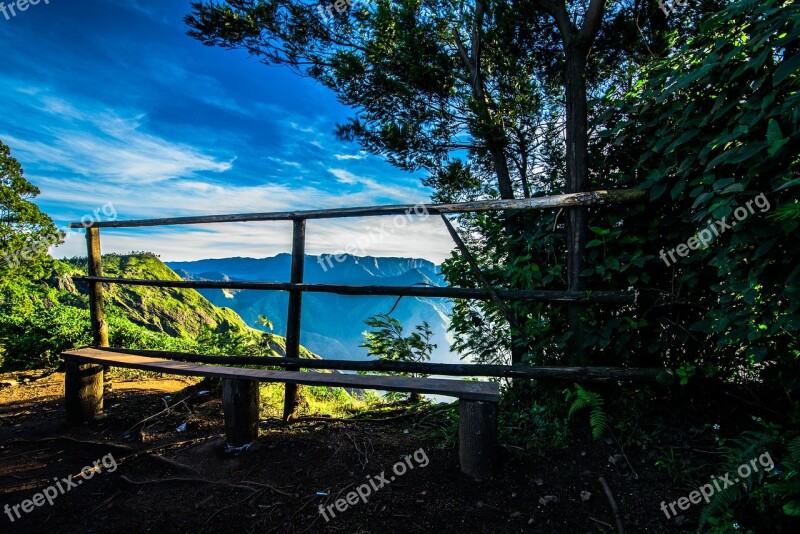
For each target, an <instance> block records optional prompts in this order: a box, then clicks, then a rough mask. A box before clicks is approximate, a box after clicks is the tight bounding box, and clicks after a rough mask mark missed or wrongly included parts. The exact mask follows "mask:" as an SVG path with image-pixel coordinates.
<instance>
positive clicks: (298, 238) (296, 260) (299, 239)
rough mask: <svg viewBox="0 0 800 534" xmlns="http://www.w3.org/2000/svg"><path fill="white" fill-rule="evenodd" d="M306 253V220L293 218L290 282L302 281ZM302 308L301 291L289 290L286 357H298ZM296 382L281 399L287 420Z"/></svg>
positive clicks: (292, 407) (295, 398)
mask: <svg viewBox="0 0 800 534" xmlns="http://www.w3.org/2000/svg"><path fill="white" fill-rule="evenodd" d="M305 254H306V221H305V219H295V221H294V228H293V235H292V273H291V279H290V282H291V283H293V284H302V283H303V270H304V269H303V267H304V262H305ZM302 310H303V292H302V291H297V290H292V291H290V292H289V311H288V318H287V322H286V354H285V356H286V357H287V358H299V357H300V316H301V314H302ZM286 370H287V371H298V370H299V368H298V367H287V368H286ZM298 399H299V396H298V386H297V384H286V388H285V397H284V400H283V420H284V421H285V422H288V421H289V419H290V418H291V417H292V415H294V411H295V409H296V408H297V402H298Z"/></svg>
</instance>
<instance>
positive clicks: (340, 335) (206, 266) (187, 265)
mask: <svg viewBox="0 0 800 534" xmlns="http://www.w3.org/2000/svg"><path fill="white" fill-rule="evenodd" d="M339 259H341V260H342V261H341V262H338V261H337V260H336V259H335V258H333V257H330V258H329V257H328V256H326V255H323V256H306V257H305V261H304V268H305V275H304V281H305V282H306V283H309V284H315V283H318V284H347V285H357V286H365V285H376V286H412V285H415V284H420V285H435V286H442V285H444V280H443V278H442V276H441V273H440V272H439V270H438V268H437V267H436V265H434V264H433V263H432V262H429V261H427V260H422V259H412V258H374V257H369V256H368V257H356V256H350V255H343V256H340V257H339ZM291 262H292V258H291V255H290V254H279V255H278V256H274V257H271V258H260V259H256V258H227V259H213V260H199V261H191V262H167V265H168V266H169V267H171V268H172V269H173V270H175V272H176V273H178V275H180V276H181V277H182V278H184V279H187V280H235V281H259V282H288V281H289V273H290V268H291ZM199 292H200V293H201V294H202V295H203V296H204V297H205V298H207V299H208V300H209V301H210V302H211V303H213V304H215V305H216V306H219V307H227V308H231V309H233V310H234V311H235V312H237V313H238V314H239V315H240V316H241V317H242V319H244V321H245V322H246V323H247V324H248V325H249V326H252V327H255V328H260V327H259V326H258V325H257V323H256V319H257V318H258V316H259V315H261V314H263V315H266V316H267V317H268V318H269V319H270V320H271V321H272V323H273V325H274V327H275V328H274V331H275V333H276V334H279V335H285V332H286V312H287V307H288V301H289V296H288V294H287V293H285V292H273V291H253V290H243V291H230V290H218V289H210V290H206V289H201V290H199ZM396 301H397V297H371V296H370V297H360V296H359V297H353V296H343V295H333V294H322V293H305V294H304V295H303V314H302V319H301V322H302V325H301V338H300V341H301V343H302V344H303V345H305V346H306V347H307V348H308V349H309V350H311V351H312V352H315V353H317V354H320V355H321V356H323V357H324V358H336V359H349V360H364V359H367V358H368V354H367V350H366V349H365V348H362V347H359V345H360V344H362V343H363V342H364V337H363V332H364V331H365V330H367V327H366V325H365V324H364V321H365V320H367V319H368V318H369V317H371V316H373V315H376V314H379V313H388V312H389V311H390V310H391V309H392V307H393V306H394V305H395V303H396ZM451 310H452V303H451V302H450V301H449V300H447V299H429V298H419V297H404V298H402V299H401V300H400V302H399V303H398V304H397V306H396V307H395V309H394V311H393V312H392V316H393V317H395V318H397V319H398V320H399V321H400V322H401V323H402V324H403V326H404V327H405V329H406V331H411V330H412V329H413V328H414V327H415V326H416V325H418V324H421V323H422V322H423V321H427V322H428V323H429V324H430V326H431V329H432V330H433V332H434V339H433V342H434V343H436V344H437V348H436V350H435V351H434V354H433V358H432V360H434V361H438V362H453V361H457V360H458V357H457V356H456V355H452V354H450V340H449V339H448V336H447V328H448V326H449V323H450V314H451Z"/></svg>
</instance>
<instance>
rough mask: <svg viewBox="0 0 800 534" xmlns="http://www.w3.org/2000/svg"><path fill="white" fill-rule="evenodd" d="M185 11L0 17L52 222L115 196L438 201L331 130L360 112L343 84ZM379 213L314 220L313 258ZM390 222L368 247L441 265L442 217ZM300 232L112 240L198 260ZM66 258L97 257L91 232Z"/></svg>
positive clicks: (210, 208) (143, 206) (141, 209)
mask: <svg viewBox="0 0 800 534" xmlns="http://www.w3.org/2000/svg"><path fill="white" fill-rule="evenodd" d="M0 1H2V0H0ZM5 4H6V5H8V4H9V2H8V0H6V1H5ZM189 10H190V7H189V2H188V0H187V1H179V0H174V1H156V0H151V1H145V0H104V1H99V0H49V4H45V0H41V1H40V2H39V4H38V5H36V6H33V5H29V6H28V9H27V10H25V11H24V12H19V11H17V12H16V15H15V16H10V13H9V16H10V18H9V19H8V20H6V18H5V17H4V16H3V15H2V13H0V46H2V49H3V51H4V52H3V53H2V54H0V102H2V103H0V140H2V141H3V142H4V143H5V144H7V145H9V146H10V147H11V151H12V155H13V156H14V157H15V158H16V159H18V160H19V161H20V163H21V164H22V166H23V168H24V169H25V175H26V177H27V179H28V180H29V181H31V182H32V183H34V184H35V185H37V186H38V187H39V188H40V189H41V191H42V194H41V195H40V196H39V197H38V199H37V200H36V202H37V203H38V204H39V205H40V206H41V208H42V209H43V210H44V211H45V212H47V213H48V214H49V215H50V216H51V217H52V218H53V219H54V220H55V222H56V224H58V225H59V226H60V227H61V226H64V225H65V224H66V223H68V222H71V221H78V220H80V219H81V217H83V216H85V215H89V214H92V213H93V212H95V213H99V214H101V217H103V218H105V217H106V215H103V212H102V211H99V212H98V211H97V210H101V209H102V208H103V207H104V206H105V207H106V210H105V213H106V214H112V215H111V216H113V213H116V215H117V217H119V218H120V219H134V218H151V217H172V216H183V215H201V214H222V213H248V212H265V211H281V210H287V209H317V208H331V207H345V206H363V205H373V204H394V203H410V204H415V203H418V202H428V201H429V199H430V193H431V191H430V190H429V189H426V188H424V187H422V186H421V185H420V177H421V175H419V174H416V175H412V174H408V173H405V172H402V171H400V170H398V169H395V168H393V167H391V166H390V165H389V164H387V163H385V162H384V161H382V160H381V159H380V158H376V157H373V156H368V155H366V154H363V153H361V152H360V151H359V147H358V146H357V145H354V144H348V143H342V142H340V141H338V140H337V139H336V138H335V136H334V135H333V133H332V132H333V129H334V127H335V125H336V123H337V122H343V121H345V120H346V119H347V118H348V117H349V116H351V115H352V114H353V111H352V110H350V109H348V108H346V107H344V106H342V105H341V104H339V103H338V102H337V101H336V99H335V97H334V95H333V93H331V92H330V91H328V90H327V89H324V88H323V87H321V86H319V85H317V84H316V83H315V82H313V81H312V80H309V79H305V78H301V77H299V76H296V75H295V74H293V73H292V72H290V71H289V70H288V69H286V68H282V67H274V66H270V67H268V66H264V65H262V64H260V63H258V62H257V60H256V59H254V58H251V57H248V56H247V54H246V53H243V52H238V51H226V50H222V49H219V48H210V47H206V46H203V45H202V44H201V43H199V42H198V41H195V40H194V39H192V38H190V37H188V36H187V35H186V29H187V28H186V26H185V25H184V24H183V21H182V18H183V16H184V15H185V14H186V13H188V12H189ZM111 207H113V209H111ZM383 222H384V221H381V220H380V219H375V218H372V219H352V220H348V219H343V220H338V221H332V220H330V221H309V223H308V229H307V239H308V241H307V253H309V254H320V253H329V252H336V251H340V250H344V249H346V248H347V246H348V245H349V244H351V243H356V242H358V240H359V238H362V242H364V241H363V236H364V235H365V233H367V232H368V230H369V229H371V228H377V227H379V226H380V225H381V224H382V223H383ZM394 224H395V223H394V222H390V223H389V224H388V225H386V226H385V227H384V229H385V230H388V231H387V232H381V235H382V237H381V238H380V239H372V240H371V241H370V245H369V246H368V247H367V248H366V250H365V251H364V252H365V253H366V254H367V255H374V256H408V257H421V258H426V259H429V260H432V261H435V262H437V263H438V262H440V261H441V260H442V259H443V258H445V257H446V256H447V255H448V253H449V251H450V249H451V248H452V242H451V241H450V238H449V236H448V235H447V232H446V230H445V229H444V228H443V226H442V223H441V221H440V220H438V218H436V217H430V218H428V219H418V220H415V221H414V222H413V223H411V224H408V225H406V226H405V227H403V228H395V227H394ZM373 235H376V233H375V232H373ZM290 241H291V224H290V223H248V224H236V225H205V226H188V227H163V228H157V229H150V230H146V229H135V230H111V229H109V230H104V231H103V241H102V243H103V250H104V252H120V253H124V252H129V251H131V250H149V251H153V252H155V253H157V254H160V255H161V257H162V259H165V260H187V259H200V258H221V257H230V256H252V257H263V256H271V255H274V254H276V253H279V252H286V251H288V250H289V248H290ZM54 255H56V256H64V255H66V256H73V255H85V250H84V242H83V239H80V238H79V236H78V235H77V234H74V235H70V236H69V237H68V239H67V241H66V243H65V244H64V245H62V246H61V247H59V248H58V249H56V250H55V251H54Z"/></svg>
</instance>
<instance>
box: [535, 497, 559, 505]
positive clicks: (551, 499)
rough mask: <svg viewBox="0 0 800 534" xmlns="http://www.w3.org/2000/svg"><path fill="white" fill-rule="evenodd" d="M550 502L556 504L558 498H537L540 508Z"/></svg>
mask: <svg viewBox="0 0 800 534" xmlns="http://www.w3.org/2000/svg"><path fill="white" fill-rule="evenodd" d="M551 502H558V497H556V496H555V495H545V496H544V497H539V504H541V505H542V506H547V505H548V504H550V503H551Z"/></svg>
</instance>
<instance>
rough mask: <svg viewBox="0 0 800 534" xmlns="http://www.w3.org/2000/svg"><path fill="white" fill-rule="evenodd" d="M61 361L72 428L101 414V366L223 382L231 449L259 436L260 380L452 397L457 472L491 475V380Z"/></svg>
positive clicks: (496, 396)
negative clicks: (456, 423)
mask: <svg viewBox="0 0 800 534" xmlns="http://www.w3.org/2000/svg"><path fill="white" fill-rule="evenodd" d="M61 357H62V358H63V359H64V361H65V365H66V375H65V384H64V395H65V404H66V411H67V419H68V421H69V422H71V423H75V424H77V423H83V422H86V421H91V420H94V419H96V418H97V417H98V416H100V415H101V414H102V412H103V367H104V366H109V367H125V368H128V369H140V370H143V371H154V372H158V373H168V374H175V375H188V376H204V377H215V378H222V379H223V386H222V406H223V410H224V413H225V433H226V437H227V440H228V442H229V443H230V444H231V445H235V446H241V445H244V444H245V443H250V442H252V441H254V440H255V439H256V438H257V437H258V421H259V417H258V411H259V393H258V383H259V382H281V383H284V384H301V385H307V386H327V387H337V386H338V387H345V388H357V389H374V390H380V391H400V392H412V393H429V394H438V395H447V396H450V397H457V398H458V399H459V401H460V402H459V429H458V434H459V462H460V464H461V471H462V472H464V473H466V474H467V475H469V476H471V477H473V478H476V479H483V478H486V477H488V476H489V475H490V474H491V472H492V470H493V468H494V464H495V461H496V447H497V403H498V401H499V400H500V390H499V386H498V385H497V384H496V383H494V382H469V381H464V380H444V379H438V378H406V377H398V376H380V375H354V374H340V373H302V372H299V371H267V370H261V369H241V368H237V367H225V366H216V365H214V366H212V365H203V364H195V363H187V362H180V361H174V360H165V359H159V358H153V357H147V356H141V355H136V354H132V353H131V352H128V351H125V350H123V349H108V348H82V349H75V350H70V351H66V352H64V353H62V354H61Z"/></svg>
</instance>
